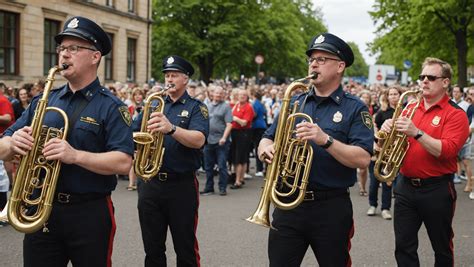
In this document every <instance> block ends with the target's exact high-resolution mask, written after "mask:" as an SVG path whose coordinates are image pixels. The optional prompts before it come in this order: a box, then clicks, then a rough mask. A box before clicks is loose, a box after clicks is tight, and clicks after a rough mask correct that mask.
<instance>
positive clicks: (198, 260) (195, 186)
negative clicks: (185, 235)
mask: <svg viewBox="0 0 474 267" xmlns="http://www.w3.org/2000/svg"><path fill="white" fill-rule="evenodd" d="M194 188H195V189H196V199H197V208H196V215H195V216H194V254H195V255H196V264H197V266H198V267H200V266H201V257H200V256H199V244H198V240H197V236H196V230H197V226H198V217H199V216H198V210H199V184H198V180H197V177H196V176H194Z"/></svg>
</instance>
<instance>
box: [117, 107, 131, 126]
mask: <svg viewBox="0 0 474 267" xmlns="http://www.w3.org/2000/svg"><path fill="white" fill-rule="evenodd" d="M119 112H120V115H122V119H123V121H124V122H125V123H126V124H127V125H128V126H130V125H132V116H130V112H129V111H128V108H127V107H126V106H120V107H119Z"/></svg>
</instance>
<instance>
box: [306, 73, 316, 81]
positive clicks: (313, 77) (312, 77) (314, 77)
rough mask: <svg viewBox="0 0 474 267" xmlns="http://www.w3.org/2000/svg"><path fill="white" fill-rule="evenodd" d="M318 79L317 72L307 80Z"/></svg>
mask: <svg viewBox="0 0 474 267" xmlns="http://www.w3.org/2000/svg"><path fill="white" fill-rule="evenodd" d="M317 78H318V73H317V72H313V73H311V75H309V76H308V77H306V79H310V80H316V79H317Z"/></svg>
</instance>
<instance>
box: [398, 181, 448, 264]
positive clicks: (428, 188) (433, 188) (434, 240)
mask: <svg viewBox="0 0 474 267" xmlns="http://www.w3.org/2000/svg"><path fill="white" fill-rule="evenodd" d="M394 194H395V206H394V221H393V223H394V229H395V246H396V248H395V258H396V260H397V264H398V266H404V267H405V266H406V267H411V266H420V261H419V259H418V253H417V249H418V231H419V230H420V227H421V224H422V223H423V224H425V227H426V230H427V232H428V236H429V238H430V241H431V246H432V248H433V250H434V252H435V266H454V260H453V258H454V256H453V254H454V253H453V237H454V233H453V228H452V222H453V216H454V210H455V206H456V198H457V197H456V190H455V188H454V184H453V182H452V180H450V179H444V180H441V181H440V182H439V183H434V184H428V185H421V186H413V185H412V184H411V183H410V181H409V180H407V178H405V177H403V176H401V177H400V179H399V181H398V182H397V185H396V186H395V188H394Z"/></svg>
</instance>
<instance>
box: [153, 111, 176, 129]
mask: <svg viewBox="0 0 474 267" xmlns="http://www.w3.org/2000/svg"><path fill="white" fill-rule="evenodd" d="M172 128H173V125H172V124H171V122H170V121H169V120H168V118H166V116H165V114H163V113H162V112H153V113H151V115H150V120H149V121H148V126H147V129H148V131H151V132H152V133H156V132H160V133H163V134H167V133H169V132H170V131H171V130H172Z"/></svg>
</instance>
